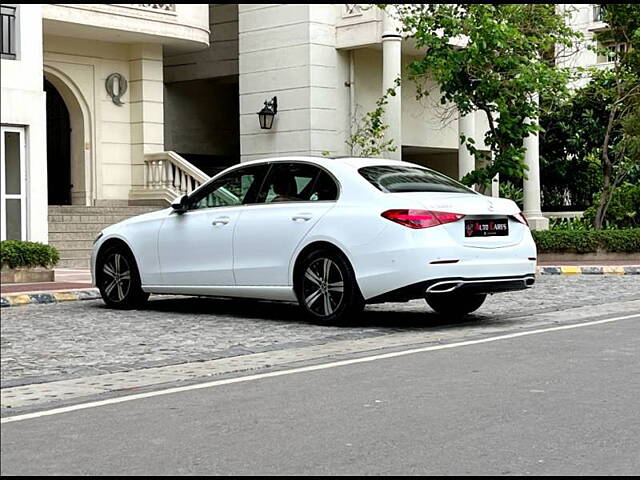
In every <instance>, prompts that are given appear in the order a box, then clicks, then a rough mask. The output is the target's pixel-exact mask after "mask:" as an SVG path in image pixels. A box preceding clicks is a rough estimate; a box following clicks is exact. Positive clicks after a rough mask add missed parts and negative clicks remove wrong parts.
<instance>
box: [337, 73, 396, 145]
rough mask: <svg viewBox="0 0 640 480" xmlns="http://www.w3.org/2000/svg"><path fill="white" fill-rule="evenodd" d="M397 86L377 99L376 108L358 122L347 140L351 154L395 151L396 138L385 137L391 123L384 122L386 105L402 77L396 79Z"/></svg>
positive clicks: (393, 95) (394, 93)
mask: <svg viewBox="0 0 640 480" xmlns="http://www.w3.org/2000/svg"><path fill="white" fill-rule="evenodd" d="M395 85H396V86H395V87H394V88H389V89H387V91H386V92H385V94H384V95H383V96H382V97H380V98H379V99H378V100H377V101H376V108H375V109H374V110H373V111H371V112H367V113H366V114H365V115H364V116H363V117H362V118H361V119H360V121H359V122H358V124H357V127H356V130H355V131H354V132H353V134H352V135H351V137H350V138H349V139H348V140H347V145H349V147H351V154H352V155H354V156H358V157H380V156H382V155H383V154H384V153H385V152H395V151H396V150H397V148H398V147H397V146H396V145H394V140H393V139H392V138H391V139H388V140H386V139H385V132H386V130H387V129H388V128H389V125H387V124H385V123H384V118H383V117H384V112H385V107H386V105H387V104H388V103H389V97H390V96H391V97H395V95H396V88H397V87H398V86H399V85H400V79H399V78H398V79H396V81H395Z"/></svg>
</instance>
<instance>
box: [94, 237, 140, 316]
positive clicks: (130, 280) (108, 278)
mask: <svg viewBox="0 0 640 480" xmlns="http://www.w3.org/2000/svg"><path fill="white" fill-rule="evenodd" d="M96 272H97V284H98V289H99V290H100V295H102V299H103V300H104V303H106V304H107V306H109V307H111V308H121V309H129V308H136V307H139V306H141V305H142V304H143V303H144V302H146V301H147V299H148V298H149V294H148V293H145V292H144V291H143V290H142V286H141V282H140V274H139V273H138V267H137V266H136V261H135V258H133V255H132V254H131V253H130V252H129V251H127V250H126V249H124V248H120V247H111V248H108V249H107V251H105V252H104V254H103V255H100V258H99V260H98V263H97V265H96Z"/></svg>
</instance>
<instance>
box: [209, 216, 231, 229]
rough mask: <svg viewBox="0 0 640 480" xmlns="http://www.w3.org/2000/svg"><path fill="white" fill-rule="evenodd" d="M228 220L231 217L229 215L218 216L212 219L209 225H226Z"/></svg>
mask: <svg viewBox="0 0 640 480" xmlns="http://www.w3.org/2000/svg"><path fill="white" fill-rule="evenodd" d="M230 221H231V219H230V218H229V217H218V218H214V219H213V222H211V225H213V226H214V227H219V226H221V225H226V224H227V223H229V222H230Z"/></svg>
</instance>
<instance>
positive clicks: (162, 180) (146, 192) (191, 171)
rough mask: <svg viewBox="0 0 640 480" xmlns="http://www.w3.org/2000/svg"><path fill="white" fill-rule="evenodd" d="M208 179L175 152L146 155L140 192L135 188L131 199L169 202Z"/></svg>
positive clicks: (189, 191)
mask: <svg viewBox="0 0 640 480" xmlns="http://www.w3.org/2000/svg"><path fill="white" fill-rule="evenodd" d="M209 178H210V177H209V175H207V174H206V173H204V172H203V171H202V170H200V169H199V168H197V167H196V166H194V165H192V164H191V163H189V162H188V161H187V160H185V159H184V158H182V157H181V156H180V155H178V154H177V153H175V152H160V153H147V154H146V155H145V156H144V173H143V183H142V189H140V188H137V189H134V190H133V192H132V198H133V199H135V200H164V201H167V202H171V201H172V200H174V199H175V198H176V197H178V196H180V195H184V194H187V195H188V194H190V193H191V192H193V191H194V190H195V189H196V188H198V187H199V186H200V185H202V184H203V183H205V182H207V181H208V180H209Z"/></svg>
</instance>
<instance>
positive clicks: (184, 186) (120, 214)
mask: <svg viewBox="0 0 640 480" xmlns="http://www.w3.org/2000/svg"><path fill="white" fill-rule="evenodd" d="M143 172H144V180H143V183H142V185H139V186H136V187H134V188H133V189H132V190H131V197H130V201H131V203H134V204H135V205H144V206H116V205H113V206H94V207H86V206H81V205H53V206H49V244H50V245H52V246H54V247H56V249H57V250H58V251H59V252H60V261H59V262H58V264H57V266H58V267H60V268H82V269H85V268H89V267H90V265H89V262H90V260H91V248H92V247H93V241H94V240H95V238H96V237H97V236H98V233H100V231H101V230H102V229H103V228H105V227H108V226H109V225H113V224H114V223H118V222H121V221H122V220H126V219H127V218H130V217H134V216H136V215H141V214H143V213H147V212H153V211H155V210H160V209H161V208H165V207H166V206H169V204H170V203H171V201H172V200H174V199H175V198H176V197H177V196H179V195H183V194H189V193H191V192H192V191H193V190H195V189H196V188H198V187H199V186H200V185H202V184H203V183H205V182H206V181H207V180H209V178H210V177H209V175H207V174H206V173H204V172H203V171H202V170H200V169H199V168H197V167H196V166H195V165H193V164H191V163H189V162H188V161H187V160H185V159H184V158H182V157H181V156H180V155H178V154H177V153H175V152H171V151H167V152H158V153H151V154H149V153H147V154H145V156H144V170H143ZM149 205H158V206H149ZM161 205H164V206H161Z"/></svg>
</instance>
